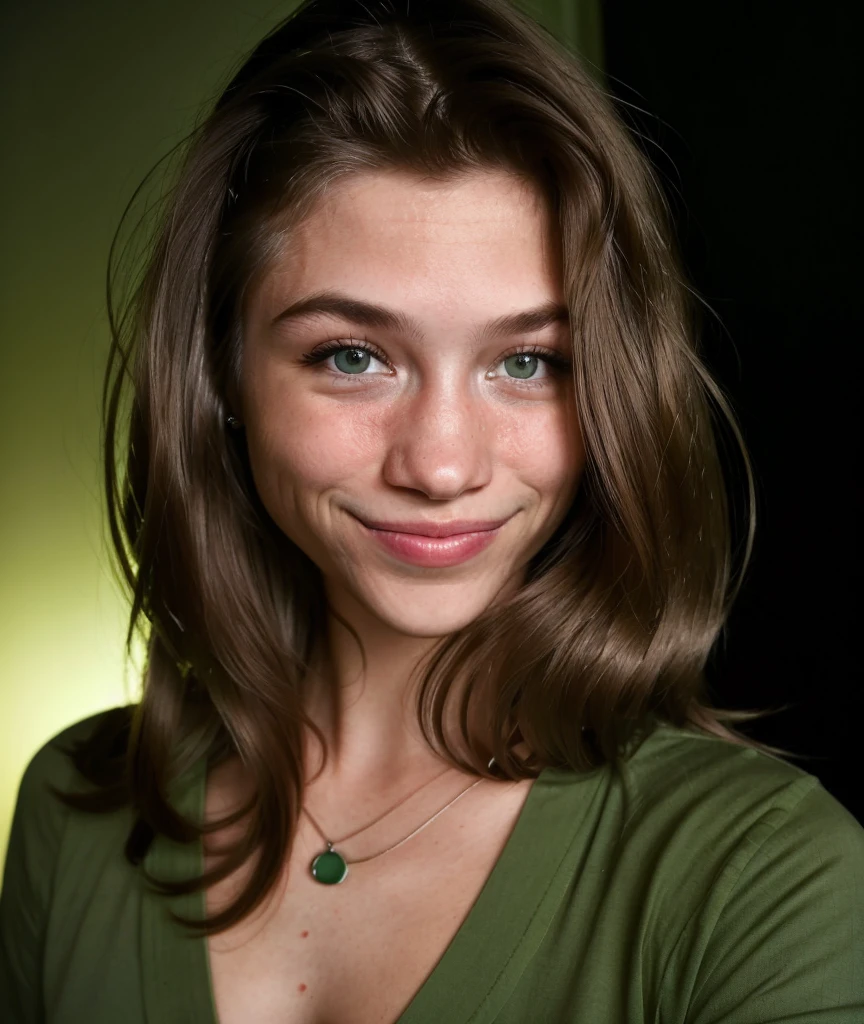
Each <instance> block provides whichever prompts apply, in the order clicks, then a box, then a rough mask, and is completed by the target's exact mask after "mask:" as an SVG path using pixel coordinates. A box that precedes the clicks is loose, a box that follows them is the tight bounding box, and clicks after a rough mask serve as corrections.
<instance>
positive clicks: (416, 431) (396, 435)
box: [383, 382, 494, 501]
mask: <svg viewBox="0 0 864 1024" xmlns="http://www.w3.org/2000/svg"><path fill="white" fill-rule="evenodd" d="M489 415H490V413H489V410H488V409H487V408H486V407H485V403H484V401H483V399H482V397H481V396H480V395H478V394H474V393H472V391H471V388H470V387H469V386H465V387H457V386H452V382H451V385H450V386H448V385H447V384H446V383H441V384H439V385H431V384H430V385H429V386H428V387H420V388H419V389H418V391H417V392H416V394H414V395H412V396H411V397H405V398H403V399H402V400H401V401H400V403H399V408H398V411H396V415H395V416H394V417H393V420H395V422H393V420H391V422H390V424H389V427H390V428H392V429H390V430H389V431H388V436H389V438H390V444H389V447H388V450H387V454H386V457H385V460H384V470H383V472H384V478H385V480H386V481H387V483H388V484H390V485H391V486H393V487H404V488H408V489H410V490H414V491H419V492H421V493H422V494H424V495H425V496H426V497H427V498H430V499H433V500H436V501H452V500H454V499H455V498H458V497H459V496H460V495H461V494H463V493H465V492H466V491H471V490H475V489H477V488H479V487H483V486H485V485H486V484H488V483H489V481H490V479H491V476H492V466H493V453H492V450H491V445H492V443H493V441H494V433H493V431H492V430H491V422H490V420H489Z"/></svg>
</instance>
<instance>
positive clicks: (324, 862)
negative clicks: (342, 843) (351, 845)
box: [312, 843, 348, 885]
mask: <svg viewBox="0 0 864 1024" xmlns="http://www.w3.org/2000/svg"><path fill="white" fill-rule="evenodd" d="M312 877H313V878H314V879H315V881H316V882H320V883H321V884H322V885H338V884H339V883H340V882H344V881H345V879H346V878H347V877H348V865H347V864H346V863H345V860H344V859H343V857H342V856H341V854H338V853H337V852H336V851H335V850H334V849H333V845H332V843H328V844H327V850H326V851H325V852H324V853H319V854H318V856H317V857H316V858H315V860H313V861H312Z"/></svg>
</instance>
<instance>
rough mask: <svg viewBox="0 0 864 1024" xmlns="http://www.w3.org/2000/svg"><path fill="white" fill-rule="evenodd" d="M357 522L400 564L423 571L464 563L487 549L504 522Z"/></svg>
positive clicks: (505, 520) (504, 520)
mask: <svg viewBox="0 0 864 1024" xmlns="http://www.w3.org/2000/svg"><path fill="white" fill-rule="evenodd" d="M508 518H509V517H508ZM360 522H362V524H363V526H365V527H366V529H367V530H368V531H369V532H370V533H371V534H372V536H373V537H374V538H375V539H376V540H377V541H378V543H379V544H381V545H382V547H384V548H385V549H386V550H387V551H389V552H390V554H392V555H395V556H396V557H397V558H398V559H400V560H401V561H403V562H409V563H411V564H412V565H420V566H424V567H425V568H444V567H446V566H451V565H459V564H460V563H462V562H466V561H468V559H469V558H473V557H474V556H475V555H477V554H479V553H480V552H481V551H483V550H484V548H487V547H488V546H489V545H490V544H491V543H492V541H493V540H494V539H495V537H497V535H498V531H499V530H500V528H501V527H502V526H503V525H504V523H506V522H507V519H500V520H497V521H495V522H489V521H480V520H476V519H472V520H468V519H460V520H454V521H452V522H449V523H393V522H381V521H373V520H360Z"/></svg>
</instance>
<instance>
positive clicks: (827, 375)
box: [603, 0, 864, 823]
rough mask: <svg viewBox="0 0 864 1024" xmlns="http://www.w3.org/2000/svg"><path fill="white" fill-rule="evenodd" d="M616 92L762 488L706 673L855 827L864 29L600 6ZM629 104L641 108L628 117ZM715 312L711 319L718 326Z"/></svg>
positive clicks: (611, 1)
mask: <svg viewBox="0 0 864 1024" xmlns="http://www.w3.org/2000/svg"><path fill="white" fill-rule="evenodd" d="M603 30H604V36H605V67H606V72H607V86H608V88H609V90H610V91H611V92H612V93H613V94H614V95H615V96H616V97H617V98H618V99H619V100H620V101H623V102H624V103H626V104H632V105H633V106H632V107H631V106H625V107H623V108H622V112H623V113H624V114H625V117H626V119H627V121H628V123H629V124H630V126H631V127H632V128H634V129H636V130H637V131H638V132H639V133H640V134H641V135H642V136H643V139H642V147H643V149H644V151H645V152H646V153H647V154H648V155H649V157H650V158H651V160H652V162H653V164H654V166H655V167H656V169H657V171H658V173H659V174H660V176H661V179H662V181H663V183H664V186H665V190H666V193H667V197H668V198H669V201H670V204H671V206H672V209H673V211H674V215H675V221H676V225H677V230H678V237H679V242H680V245H681V249H682V252H683V256H684V261H685V266H686V269H687V271H688V272H689V276H690V280H691V282H692V284H693V285H694V286H695V288H696V289H697V291H698V292H699V294H700V295H701V296H702V298H703V299H704V300H705V301H706V302H707V303H708V305H709V306H710V308H711V310H713V311H714V313H716V314H717V316H716V317H715V316H714V313H711V312H707V311H703V314H702V321H703V345H704V356H705V358H706V361H707V362H708V364H709V366H710V367H711V368H712V370H713V371H714V372H715V374H716V376H717V377H718V378H719V380H720V382H721V384H722V386H723V388H724V390H725V391H726V393H727V395H729V396H730V397H731V399H732V402H733V405H734V408H735V410H736V412H737V414H738V418H739V421H740V423H741V426H742V428H743V432H744V437H745V440H746V443H747V445H748V447H749V450H750V454H751V457H752V459H753V462H754V464H755V470H756V475H757V487H758V497H757V517H758V519H757V538H756V545H755V549H754V556H753V560H752V563H751V567H750V570H749V572H748V575H747V577H746V581H745V584H744V588H743V590H742V591H741V594H740V596H739V599H738V601H737V604H736V606H735V608H734V609H733V613H732V616H731V618H730V620H729V625H728V628H727V630H726V633H725V637H724V639H723V642H722V643H721V644H720V645H719V648H718V650H717V653H716V656H715V657H714V658H713V660H712V663H711V666H710V672H709V679H710V683H711V687H712V694H713V696H714V699H715V701H716V702H717V703H719V704H720V705H721V706H723V707H731V708H762V707H772V708H776V707H780V706H782V705H785V704H792V705H793V706H792V707H791V708H790V709H789V710H787V711H783V712H780V713H778V714H775V715H772V716H770V717H767V718H763V719H760V720H758V721H756V722H753V723H749V724H747V725H745V726H743V727H742V731H744V732H746V733H748V734H749V735H751V736H753V737H755V738H757V739H759V740H762V741H765V742H768V743H771V744H775V745H779V746H781V747H783V748H785V749H786V750H789V751H791V752H793V753H796V754H806V755H809V757H810V758H813V760H809V759H808V760H799V761H793V763H795V764H798V765H799V766H800V767H802V768H804V769H805V770H806V771H808V772H811V773H812V774H814V775H817V776H818V777H819V778H820V779H821V781H822V783H823V785H824V786H825V787H826V788H827V789H828V790H829V791H831V792H832V793H833V794H834V795H835V796H836V797H837V799H839V800H840V801H841V802H842V803H843V804H845V805H846V807H848V809H849V810H850V811H851V812H852V813H853V814H854V815H855V816H856V817H857V818H858V820H859V821H861V822H862V823H864V794H862V790H861V785H860V783H859V782H858V779H859V778H860V772H859V771H858V761H859V745H858V744H859V742H860V741H859V720H860V710H861V706H862V702H861V698H860V695H859V694H860V687H861V670H860V661H859V654H858V650H859V643H860V639H859V634H860V632H861V629H860V603H859V600H858V594H859V586H860V584H859V581H860V579H861V568H862V567H861V557H860V545H859V543H858V534H859V524H860V522H861V511H862V500H861V491H862V488H861V479H860V460H859V450H860V415H859V409H860V404H861V403H860V397H859V396H860V390H861V382H860V375H859V358H858V353H859V349H860V346H861V342H862V339H864V331H862V308H861V307H862V303H861V285H860V279H861V271H862V260H861V255H860V252H861V242H862V234H861V226H862V202H861V191H862V174H861V169H860V163H859V162H858V161H856V160H854V159H853V155H852V154H853V148H857V146H858V145H859V141H858V136H859V135H860V126H861V119H860V109H861V103H862V90H861V82H860V77H859V74H858V72H857V70H856V69H857V67H858V66H860V63H861V41H862V40H861V35H860V34H859V33H857V32H856V31H854V30H853V26H852V25H851V18H850V17H849V7H848V5H847V6H845V7H844V6H843V5H841V6H833V7H832V5H831V4H830V3H829V4H823V5H813V4H804V3H799V2H793V3H783V4H780V3H776V2H770V3H765V2H756V3H752V4H748V5H742V6H740V7H739V6H738V5H729V4H720V3H699V4H694V3H692V0H691V2H684V0H662V2H658V3H650V4H649V3H645V2H644V0H603ZM633 107H636V108H641V110H639V109H633ZM718 318H719V321H718Z"/></svg>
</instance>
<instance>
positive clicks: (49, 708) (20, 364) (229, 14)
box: [0, 0, 602, 862]
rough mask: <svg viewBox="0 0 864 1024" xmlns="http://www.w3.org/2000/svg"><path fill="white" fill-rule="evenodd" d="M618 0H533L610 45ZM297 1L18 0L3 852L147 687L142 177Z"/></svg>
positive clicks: (1, 326)
mask: <svg viewBox="0 0 864 1024" xmlns="http://www.w3.org/2000/svg"><path fill="white" fill-rule="evenodd" d="M598 5H599V0H533V2H529V0H525V2H523V3H521V4H520V6H522V7H523V8H524V9H525V10H527V11H529V13H531V14H533V15H534V16H535V17H536V18H537V20H539V21H540V22H542V23H543V24H545V25H546V26H547V27H548V28H549V29H550V30H551V31H552V32H553V33H554V34H555V36H556V37H557V38H559V39H562V40H563V41H565V42H567V43H568V44H569V45H571V46H573V47H575V48H577V49H578V50H579V51H580V52H582V53H583V54H584V55H585V56H586V57H587V58H588V59H589V60H590V61H591V62H592V63H593V64H594V65H596V66H597V67H598V68H599V67H600V66H601V64H602V59H601V54H602V39H601V31H600V15H599V6H598ZM294 6H295V4H294V3H292V2H285V3H281V4H265V3H255V2H250V0H246V2H245V3H244V4H242V5H241V4H237V3H228V2H210V3H203V2H195V0H181V2H173V3H167V2H165V0H155V2H150V3H148V4H132V3H118V2H117V0H111V2H109V0H89V2H86V3H83V4H70V3H58V2H56V0H55V2H53V3H52V2H47V3H42V4H38V5H24V4H21V5H15V6H14V7H13V6H12V5H8V7H7V12H6V14H5V15H4V28H3V31H2V32H0V38H2V39H3V40H4V42H3V43H2V47H0V59H2V60H0V63H2V68H0V95H2V97H3V110H2V119H3V124H2V138H3V141H4V151H5V157H4V160H3V164H2V168H0V212H2V221H0V223H2V226H3V233H2V244H0V267H2V276H0V425H2V429H0V481H2V491H0V499H2V500H0V862H2V860H3V859H4V857H5V850H6V843H7V838H8V831H9V824H10V821H11V817H12V811H13V807H14V802H15V797H16V792H17V787H18V783H19V780H20V778H21V773H22V771H23V769H24V767H25V765H26V764H27V762H28V760H29V759H30V757H31V756H32V755H33V753H34V752H35V751H36V750H37V749H38V747H39V746H40V745H41V744H42V743H43V742H44V741H45V740H46V739H48V738H49V737H50V736H52V735H53V734H54V733H56V732H57V731H58V730H59V729H61V728H63V727H64V726H66V725H68V724H70V723H71V722H73V721H76V720H78V719H80V718H83V717H85V716H87V715H89V714H93V713H95V712H97V711H101V710H103V709H105V708H108V707H112V706H114V705H116V704H123V703H127V702H129V701H130V700H135V699H137V697H138V693H139V678H140V667H141V662H142V656H141V651H140V650H139V651H138V652H137V655H136V657H135V659H134V660H133V662H132V663H131V664H128V665H127V664H126V662H125V659H124V651H123V640H124V636H125V630H126V620H127V604H126V600H125V598H124V597H123V595H122V593H121V591H120V589H119V586H118V585H117V584H116V583H115V581H114V579H113V575H112V572H111V569H110V558H109V549H108V543H107V530H106V528H105V519H104V509H103V497H102V491H101V462H100V453H99V416H100V411H99V400H100V399H99V396H100V388H101V381H102V372H103V368H104V364H105V359H106V355H107V351H108V330H107V320H106V314H105V299H104V279H105V269H106V263H107V258H108V249H109V245H110V242H111V238H112V236H113V233H114V231H115V229H116V226H117V223H118V221H119V218H120V216H121V214H122V212H123V209H124V207H125V205H126V203H127V201H128V200H129V198H130V197H131V194H132V192H133V191H134V189H135V187H136V186H137V185H138V183H139V182H140V180H141V179H142V178H143V177H144V175H145V174H146V173H147V171H148V170H149V169H150V168H151V167H152V165H153V164H154V163H155V162H156V161H157V160H158V159H159V158H160V157H161V156H162V155H163V154H165V153H166V152H167V151H168V150H169V149H170V147H171V146H172V145H173V144H174V143H176V142H177V141H179V139H180V138H182V136H183V135H184V134H185V132H186V131H188V129H189V128H190V127H191V126H192V123H193V121H194V120H195V117H196V115H197V113H198V111H199V110H200V108H201V106H202V104H207V103H208V102H209V101H211V100H212V99H214V98H215V96H216V95H217V94H218V92H219V89H220V87H221V86H222V85H224V84H225V81H226V78H227V76H228V74H229V73H230V71H231V70H232V68H233V67H235V66H236V64H237V63H238V61H239V60H241V59H242V57H243V56H244V54H245V53H246V52H247V51H248V50H249V49H250V48H251V47H252V46H253V45H254V44H255V43H256V42H257V41H258V39H259V38H261V36H263V35H264V34H265V33H266V32H267V31H268V30H269V29H270V28H271V27H272V26H273V25H275V24H276V23H277V22H278V21H280V20H281V19H282V18H284V17H285V16H286V15H287V14H288V13H290V11H291V10H292V9H293V7H294Z"/></svg>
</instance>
